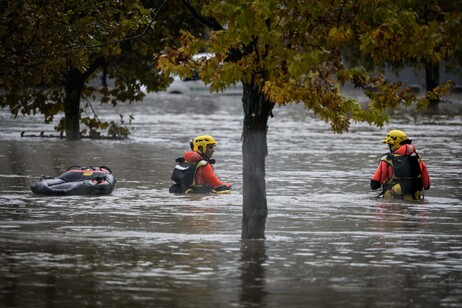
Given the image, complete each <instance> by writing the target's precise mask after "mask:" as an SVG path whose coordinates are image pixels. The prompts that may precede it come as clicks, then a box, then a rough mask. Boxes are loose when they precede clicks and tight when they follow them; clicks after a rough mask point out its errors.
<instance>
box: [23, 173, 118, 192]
mask: <svg viewBox="0 0 462 308" xmlns="http://www.w3.org/2000/svg"><path fill="white" fill-rule="evenodd" d="M116 182H117V181H116V179H115V177H114V175H113V174H112V171H111V169H109V168H108V167H105V166H101V167H80V166H71V167H69V168H68V169H67V171H66V172H64V173H63V174H61V175H60V176H58V177H44V176H42V177H41V178H40V180H39V181H38V182H35V183H34V184H32V186H31V187H30V188H31V190H32V192H33V193H35V194H39V195H107V194H110V193H112V191H113V190H114V187H115V184H116Z"/></svg>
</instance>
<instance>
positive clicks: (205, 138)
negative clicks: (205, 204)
mask: <svg viewBox="0 0 462 308" xmlns="http://www.w3.org/2000/svg"><path fill="white" fill-rule="evenodd" d="M216 145H217V142H216V141H215V139H214V138H213V137H212V136H209V135H202V136H198V137H196V138H194V139H193V140H192V141H191V143H190V146H191V150H192V151H189V152H186V153H185V154H184V156H183V157H180V158H177V159H176V162H177V165H176V166H175V168H174V169H173V173H172V177H171V179H172V180H173V181H175V184H173V185H171V186H170V188H169V192H171V193H186V194H189V193H209V192H212V193H217V194H225V193H230V192H231V184H229V183H226V182H222V181H220V180H219V179H218V177H217V176H216V175H215V171H214V169H213V166H212V165H213V164H214V163H215V160H214V159H211V157H212V155H213V152H214V151H215V149H214V147H215V146H216Z"/></svg>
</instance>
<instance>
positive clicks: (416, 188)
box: [371, 130, 430, 200]
mask: <svg viewBox="0 0 462 308" xmlns="http://www.w3.org/2000/svg"><path fill="white" fill-rule="evenodd" d="M383 143H386V144H388V148H389V150H390V153H387V154H385V155H383V156H382V157H381V158H380V162H379V165H378V167H377V170H376V171H375V173H374V175H373V177H372V179H371V188H372V189H373V190H376V189H378V188H380V187H382V189H383V190H382V193H381V194H380V195H379V196H382V195H383V197H384V198H388V199H392V198H397V199H404V200H422V199H423V197H424V195H423V190H428V189H429V188H430V176H429V174H428V170H427V166H426V165H425V163H424V162H423V161H422V157H421V156H420V155H419V154H417V150H416V148H415V146H414V145H412V144H411V143H412V140H410V139H408V138H407V135H406V134H405V133H404V132H402V131H400V130H391V131H389V132H388V134H387V136H386V137H385V139H384V140H383Z"/></svg>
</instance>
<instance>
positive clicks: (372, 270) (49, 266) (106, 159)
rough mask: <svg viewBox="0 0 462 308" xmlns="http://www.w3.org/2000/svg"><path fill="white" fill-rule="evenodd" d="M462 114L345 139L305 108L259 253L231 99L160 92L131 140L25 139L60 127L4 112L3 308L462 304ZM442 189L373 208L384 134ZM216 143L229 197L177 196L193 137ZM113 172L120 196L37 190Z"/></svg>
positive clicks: (105, 112)
mask: <svg viewBox="0 0 462 308" xmlns="http://www.w3.org/2000/svg"><path fill="white" fill-rule="evenodd" d="M459 106H460V102H456V103H445V104H442V105H441V107H440V108H439V110H437V111H433V112H431V113H427V114H423V115H418V114H415V113H413V112H409V113H400V114H397V115H396V118H395V119H394V120H393V121H392V122H391V124H390V125H389V126H387V127H384V128H380V129H379V128H373V127H369V126H367V125H364V124H354V125H353V126H352V129H351V132H350V133H348V134H343V135H335V134H333V133H332V132H331V131H330V130H329V126H328V125H327V124H325V123H323V122H321V121H319V120H317V119H315V118H314V117H313V115H312V114H311V113H309V112H306V111H304V110H303V109H302V108H300V107H299V106H291V107H287V108H286V107H284V108H276V109H275V112H274V113H275V118H274V119H271V120H270V128H269V133H268V143H269V156H268V158H267V177H266V180H267V190H268V208H269V216H268V220H267V226H266V230H267V231H266V236H267V239H266V240H265V241H244V242H243V241H241V239H240V229H241V212H242V208H241V206H242V194H241V188H242V178H241V175H242V156H241V142H240V136H241V126H242V108H241V103H240V98H239V97H236V96H212V97H186V96H174V95H170V96H169V95H165V94H158V95H150V96H149V97H148V98H147V99H146V101H145V102H144V103H143V104H138V105H134V106H132V108H131V109H130V111H128V110H129V109H128V108H126V107H123V106H121V107H118V108H117V110H115V112H114V111H113V110H111V109H105V108H103V109H101V107H99V108H100V109H101V110H99V111H98V112H99V113H100V117H103V118H109V117H113V118H114V119H116V118H117V115H118V114H119V113H121V112H126V113H130V112H132V113H133V115H134V116H135V122H134V124H133V125H132V126H133V130H132V135H131V138H130V139H129V140H126V141H105V140H102V141H95V140H82V141H79V142H66V141H62V140H59V139H53V138H46V139H43V138H42V139H41V138H21V137H19V134H20V132H21V131H22V130H26V131H35V132H37V131H41V130H44V129H46V130H50V128H48V127H46V126H44V125H42V124H41V122H40V119H39V118H27V119H24V118H23V119H17V120H12V119H11V118H10V116H9V114H8V113H7V112H6V111H1V112H0V306H1V307H462V205H461V196H462V194H461V174H462V163H461V161H460V158H461V154H462V144H461V141H460V140H461V139H460V134H461V132H462V116H461V114H462V112H460V107H459ZM394 128H397V129H402V130H404V131H406V132H407V133H408V135H409V136H410V137H411V138H413V139H414V144H415V145H416V147H417V149H418V151H419V152H420V153H421V154H422V155H423V157H424V160H425V161H426V163H427V166H428V169H429V171H430V175H431V177H432V188H431V190H430V191H428V192H427V194H426V198H425V201H424V202H423V203H418V204H416V203H404V202H399V201H385V200H383V199H380V198H375V196H376V195H377V193H376V192H371V191H370V189H369V179H370V177H371V176H372V173H373V172H374V170H375V167H376V165H377V162H378V159H379V157H380V155H381V154H382V153H385V152H386V148H385V146H384V145H383V144H381V143H380V141H381V140H382V139H383V137H384V135H385V134H386V132H387V131H388V130H390V129H394ZM203 133H207V134H211V135H213V136H214V137H215V138H216V139H217V140H218V143H219V145H218V147H217V149H216V152H215V154H214V158H215V159H216V160H217V164H216V166H215V169H216V172H217V174H218V176H219V177H220V178H221V179H223V180H225V181H229V182H230V183H232V184H233V188H234V191H233V193H232V194H231V195H219V196H216V195H205V196H177V195H171V194H169V193H168V186H169V185H170V180H169V177H170V174H171V171H172V168H173V166H174V159H175V158H176V157H177V156H180V155H182V153H183V152H184V151H186V150H188V140H189V139H190V138H192V137H194V136H195V135H199V134H203ZM76 164H77V165H106V166H109V167H110V168H111V169H112V170H113V172H114V174H115V176H116V178H117V180H118V183H117V186H116V189H115V191H114V193H113V194H112V195H109V196H101V197H85V196H71V197H43V196H37V195H34V194H32V192H31V191H30V189H29V186H30V185H31V184H32V183H33V182H35V181H36V180H37V179H38V178H39V177H40V175H41V174H44V175H50V176H57V175H59V174H60V173H62V172H63V171H64V170H65V169H66V168H67V167H68V166H70V165H76Z"/></svg>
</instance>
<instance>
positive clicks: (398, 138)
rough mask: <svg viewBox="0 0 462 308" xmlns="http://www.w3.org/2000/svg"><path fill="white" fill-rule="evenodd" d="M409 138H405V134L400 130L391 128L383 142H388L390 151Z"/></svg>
mask: <svg viewBox="0 0 462 308" xmlns="http://www.w3.org/2000/svg"><path fill="white" fill-rule="evenodd" d="M407 140H409V139H408V138H407V135H406V134H405V133H404V132H403V131H400V130H397V129H394V130H391V131H389V132H388V133H387V136H386V137H385V139H384V140H383V143H386V144H388V147H389V148H390V151H394V150H397V149H399V147H400V146H402V145H403V144H405V143H406V142H405V141H407Z"/></svg>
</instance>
